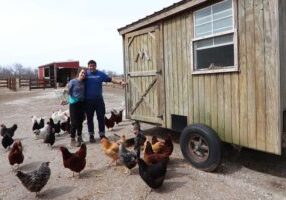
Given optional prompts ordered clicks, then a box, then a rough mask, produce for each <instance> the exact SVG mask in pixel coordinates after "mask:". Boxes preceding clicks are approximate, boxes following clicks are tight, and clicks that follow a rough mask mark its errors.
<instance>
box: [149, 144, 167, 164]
mask: <svg viewBox="0 0 286 200" xmlns="http://www.w3.org/2000/svg"><path fill="white" fill-rule="evenodd" d="M162 160H167V161H168V160H169V155H168V153H165V152H163V153H154V151H153V150H152V146H151V143H150V142H149V141H147V144H146V148H145V151H144V161H145V162H146V163H147V164H148V165H150V164H155V163H158V162H160V161H162Z"/></svg>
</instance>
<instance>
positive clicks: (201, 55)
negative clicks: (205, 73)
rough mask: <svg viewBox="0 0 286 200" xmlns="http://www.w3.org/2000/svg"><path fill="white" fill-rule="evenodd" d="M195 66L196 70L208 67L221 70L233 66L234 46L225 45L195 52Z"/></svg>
mask: <svg viewBox="0 0 286 200" xmlns="http://www.w3.org/2000/svg"><path fill="white" fill-rule="evenodd" d="M195 54H196V55H195V66H196V67H197V69H206V68H209V67H213V68H214V69H215V68H221V67H229V66H234V46H233V44H231V45H226V46H220V47H214V48H209V49H202V50H197V51H195Z"/></svg>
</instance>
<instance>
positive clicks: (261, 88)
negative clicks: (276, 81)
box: [254, 0, 266, 151]
mask: <svg viewBox="0 0 286 200" xmlns="http://www.w3.org/2000/svg"><path fill="white" fill-rule="evenodd" d="M254 19H255V26H254V28H255V30H254V31H255V42H254V43H255V57H254V58H255V70H256V71H255V75H256V88H255V90H256V109H257V111H256V112H257V119H256V130H257V149H259V150H262V151H265V138H266V136H265V124H266V121H265V106H266V105H265V97H266V92H265V87H266V85H265V65H264V58H265V57H264V40H265V38H264V23H263V22H264V19H263V1H261V0H254Z"/></svg>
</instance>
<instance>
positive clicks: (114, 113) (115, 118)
mask: <svg viewBox="0 0 286 200" xmlns="http://www.w3.org/2000/svg"><path fill="white" fill-rule="evenodd" d="M122 112H123V110H120V111H119V112H117V111H116V110H112V111H111V117H110V118H111V119H112V120H113V121H114V122H115V123H116V124H119V123H120V122H122Z"/></svg>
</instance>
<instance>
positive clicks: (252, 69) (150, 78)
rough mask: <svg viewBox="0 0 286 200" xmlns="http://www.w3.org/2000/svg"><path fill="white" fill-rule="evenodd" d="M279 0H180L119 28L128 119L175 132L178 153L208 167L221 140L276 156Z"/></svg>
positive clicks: (285, 93) (281, 58) (216, 159)
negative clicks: (126, 83)
mask: <svg viewBox="0 0 286 200" xmlns="http://www.w3.org/2000/svg"><path fill="white" fill-rule="evenodd" d="M285 8H286V1H284V0H275V1H273V0H223V1H222V0H220V1H214V0H183V1H180V2H178V3H175V4H173V5H171V6H169V7H167V8H164V9H163V10H161V11H159V12H155V13H154V14H152V15H149V16H146V17H145V18H143V19H140V20H138V21H136V22H133V23H131V24H129V25H127V26H125V27H122V28H120V29H118V31H119V33H120V34H121V35H122V38H123V49H124V69H125V78H126V80H127V81H128V86H127V88H126V110H127V116H128V117H129V118H130V119H133V120H137V121H140V122H147V123H153V124H157V125H160V126H162V127H165V128H170V129H175V130H179V131H182V134H181V138H180V146H181V150H182V153H183V155H184V157H185V158H186V159H187V160H189V161H190V162H191V164H192V165H193V166H195V167H197V168H200V169H203V170H206V171H212V170H214V169H215V168H216V167H217V166H218V165H219V163H220V161H221V141H224V142H228V143H231V144H235V145H240V146H242V147H248V148H252V149H256V150H260V151H264V152H269V153H273V154H278V155H279V154H281V151H282V138H283V134H285V125H286V123H285V121H286V115H285V109H286V65H285V64H286V49H285V48H286V30H285V29H286V9H285Z"/></svg>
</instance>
